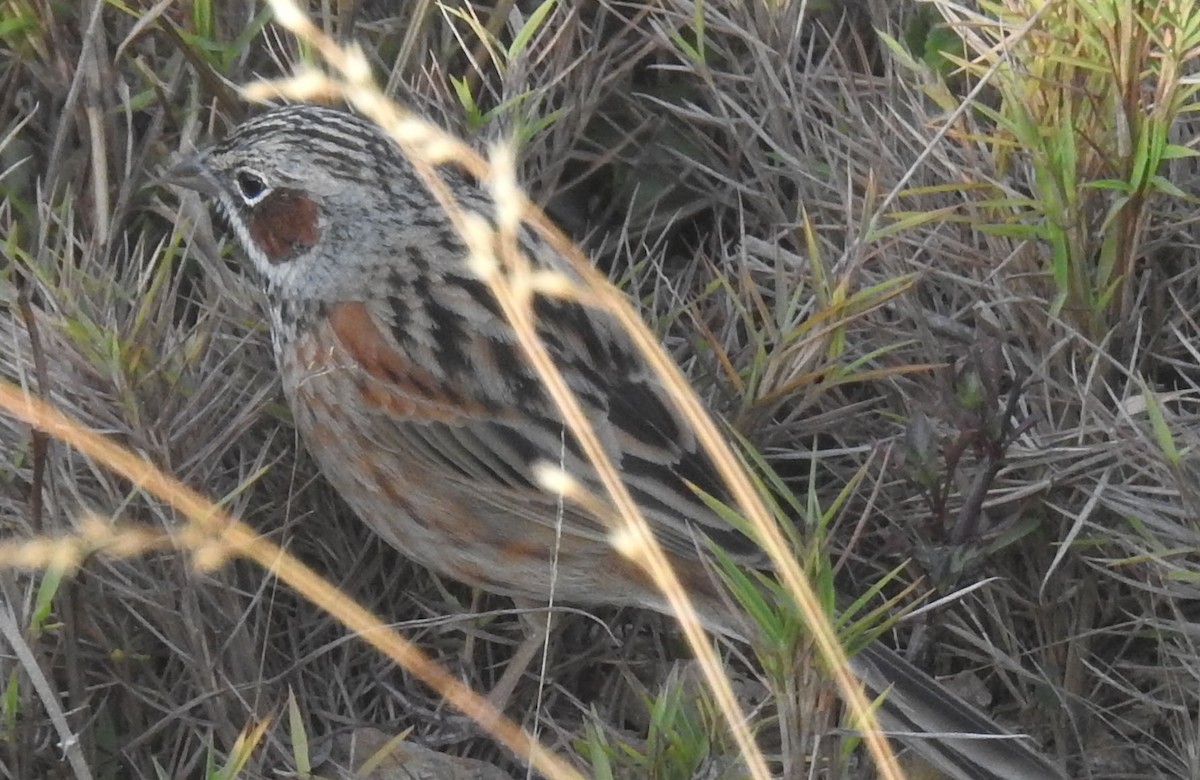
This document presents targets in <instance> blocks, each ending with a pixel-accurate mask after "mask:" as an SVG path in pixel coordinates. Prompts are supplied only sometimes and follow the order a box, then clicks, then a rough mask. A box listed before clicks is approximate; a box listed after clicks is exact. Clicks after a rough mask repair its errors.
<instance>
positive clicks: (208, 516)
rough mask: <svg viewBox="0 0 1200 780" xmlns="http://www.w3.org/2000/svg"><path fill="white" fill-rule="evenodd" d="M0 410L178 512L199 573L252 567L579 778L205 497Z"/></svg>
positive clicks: (526, 753)
mask: <svg viewBox="0 0 1200 780" xmlns="http://www.w3.org/2000/svg"><path fill="white" fill-rule="evenodd" d="M0 408H3V409H4V410H5V411H7V412H8V413H9V414H11V415H13V416H14V417H17V418H18V419H20V420H22V421H23V422H25V423H26V424H28V425H30V426H32V427H34V428H37V429H39V430H42V431H45V432H46V433H48V434H50V435H51V436H53V437H54V438H55V439H57V440H59V441H62V442H64V443H66V444H69V445H70V446H72V447H74V448H75V449H77V450H79V451H80V452H82V453H83V454H84V455H87V456H88V457H90V458H92V459H94V460H95V461H96V462H98V463H101V464H103V465H105V466H106V467H108V468H110V469H112V470H113V471H114V472H116V473H118V474H120V475H121V476H123V477H125V478H126V479H128V480H129V481H130V482H132V483H133V484H134V485H135V486H137V487H138V488H140V489H141V490H144V491H145V492H146V493H147V494H149V495H151V496H153V497H154V498H156V499H158V500H160V501H163V502H165V503H167V504H169V505H171V506H172V507H174V508H175V509H177V510H178V511H179V512H180V513H182V514H183V515H184V516H185V517H187V518H188V521H189V522H190V523H192V524H194V526H195V527H196V528H198V529H201V530H202V531H203V534H201V535H197V536H196V537H190V535H184V536H182V537H180V539H181V540H182V541H183V542H185V543H189V544H191V545H198V546H193V547H192V551H193V552H197V551H198V552H199V556H198V561H197V563H198V565H200V566H202V567H209V568H211V567H214V566H216V565H219V564H220V563H223V562H225V561H227V560H228V558H229V556H239V557H244V558H247V559H249V560H251V561H254V562H255V563H257V564H258V565H259V566H261V567H262V568H263V569H264V570H265V571H269V572H271V573H272V574H273V575H274V576H276V577H278V578H279V580H280V581H281V582H283V583H284V584H286V585H288V586H289V587H290V588H292V589H294V590H295V591H296V592H297V593H299V594H300V595H301V596H303V597H304V598H306V599H307V600H308V601H310V602H311V603H313V604H315V605H316V606H318V607H320V608H321V609H322V610H324V611H325V612H327V613H328V614H330V615H332V616H334V617H335V618H337V619H338V620H339V621H341V622H342V624H343V625H345V626H346V627H347V628H349V629H350V630H351V631H353V632H354V633H355V634H356V635H357V636H360V637H362V639H363V641H365V642H367V643H368V644H370V645H372V646H373V647H375V649H377V650H379V651H380V652H381V653H383V654H384V655H386V656H387V657H388V658H390V659H392V660H393V661H395V662H396V663H397V664H399V665H400V666H402V667H404V668H405V669H407V670H408V671H410V672H412V674H414V675H416V676H417V677H418V678H420V679H421V680H422V681H423V682H424V683H425V684H427V685H429V686H430V687H431V688H433V689H434V690H436V691H437V692H438V693H439V694H440V695H441V696H442V697H443V698H445V700H446V701H448V702H450V703H451V704H452V705H453V706H454V707H456V708H458V709H459V710H460V711H461V712H463V713H464V714H466V715H467V716H468V717H470V718H471V719H472V720H474V721H475V722H476V723H478V724H479V725H480V726H481V727H482V728H483V729H484V730H486V731H487V732H488V733H489V734H491V735H492V736H494V737H495V738H496V739H497V740H498V741H499V742H501V743H502V744H503V745H504V746H505V747H507V748H508V749H509V750H512V751H513V752H514V753H516V754H517V755H520V756H523V757H524V758H525V759H526V760H527V761H528V762H529V765H530V766H532V767H533V768H535V769H536V770H537V771H539V772H542V773H543V774H545V775H546V776H547V777H551V778H554V779H555V780H582V777H583V776H582V775H580V774H579V772H577V771H576V770H575V769H574V768H572V767H571V766H569V765H568V764H566V763H565V762H564V761H563V760H562V759H560V758H558V757H557V756H555V755H554V754H553V753H550V752H549V751H547V750H546V749H545V748H543V747H542V746H541V745H539V744H537V743H536V742H534V741H533V740H532V739H531V738H530V737H529V735H528V734H527V733H526V732H525V731H524V730H522V729H521V728H520V727H519V726H517V725H516V724H515V723H513V722H512V721H510V720H509V719H507V718H505V717H504V715H502V714H501V713H499V712H497V711H496V710H495V708H494V707H492V705H491V704H490V703H489V702H488V700H487V699H486V698H484V697H482V696H480V695H478V694H476V693H475V692H474V691H472V690H471V689H470V688H469V687H467V686H465V685H463V684H462V683H461V682H459V681H458V680H457V679H455V677H454V676H453V675H451V674H450V673H448V672H447V671H446V670H445V669H443V668H442V666H440V665H439V664H437V663H435V662H434V661H433V660H431V659H430V658H429V657H428V656H427V655H425V653H423V652H422V651H421V650H420V649H419V648H417V647H416V645H414V644H412V643H411V642H408V641H407V640H405V639H404V638H403V637H401V636H400V635H399V634H397V633H396V632H395V631H393V630H392V629H391V628H389V627H388V626H387V625H386V624H384V622H383V621H381V620H380V619H379V618H378V617H376V616H375V615H373V614H371V612H370V611H369V610H367V609H365V608H364V607H363V606H361V605H360V604H358V603H357V602H356V601H354V599H352V598H350V597H349V596H347V595H346V594H345V593H343V592H342V591H340V590H339V589H338V588H337V587H335V586H334V585H332V584H331V583H329V582H327V581H326V580H325V579H323V578H322V577H321V576H320V575H318V574H317V573H316V572H314V571H313V570H312V569H311V568H309V567H308V566H306V565H304V564H303V563H301V562H300V561H299V560H297V559H296V558H294V557H292V556H291V555H288V554H287V553H286V552H285V551H283V550H282V549H280V548H279V547H278V546H277V545H275V544H272V543H271V542H269V541H267V540H266V539H264V538H263V537H262V536H260V535H259V534H257V533H255V532H254V531H253V530H251V529H250V528H248V527H246V526H245V525H243V524H242V523H240V522H238V521H237V520H236V519H234V518H232V517H230V516H229V515H227V514H226V513H224V512H223V511H221V509H220V508H219V507H217V506H216V505H214V504H213V503H212V502H211V501H209V500H208V499H206V498H205V497H204V496H202V495H200V494H199V493H197V492H196V491H194V490H192V489H191V488H189V487H187V486H186V485H183V484H182V483H180V482H178V481H177V480H175V479H174V478H172V477H170V476H168V475H167V474H164V473H163V472H162V471H161V470H160V469H158V468H156V467H155V466H154V465H153V464H151V463H149V462H148V461H146V460H144V459H142V458H140V457H138V456H137V455H135V454H133V453H131V452H129V451H128V450H126V449H123V448H121V447H119V446H117V445H115V444H113V443H112V442H110V441H108V440H107V439H105V438H104V437H102V436H99V435H97V434H95V433H92V432H91V431H88V430H85V429H84V428H82V427H81V426H79V425H78V424H77V423H75V422H74V421H73V420H70V419H69V418H67V417H66V416H65V415H63V414H62V413H61V412H59V411H57V410H55V409H53V408H52V407H50V406H48V405H46V404H45V403H43V402H41V401H39V400H37V399H35V398H32V397H31V396H29V395H28V394H27V393H25V392H24V391H22V390H21V389H20V388H17V387H14V386H13V385H10V384H8V383H7V382H3V383H0ZM189 537H190V538H189Z"/></svg>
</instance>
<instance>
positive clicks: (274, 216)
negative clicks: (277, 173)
mask: <svg viewBox="0 0 1200 780" xmlns="http://www.w3.org/2000/svg"><path fill="white" fill-rule="evenodd" d="M248 223H249V225H248V226H249V229H250V237H251V238H252V239H254V243H256V244H257V245H258V248H259V249H261V250H262V253H263V254H264V255H266V257H267V260H269V261H270V262H271V263H273V264H276V265H278V264H279V263H286V262H287V261H289V260H291V259H292V258H294V257H296V256H297V255H299V254H300V253H301V252H303V251H305V250H306V249H310V248H311V247H312V246H313V245H314V244H316V243H317V237H318V235H319V230H318V225H317V204H315V203H313V202H312V200H310V199H309V198H308V196H307V195H305V194H304V193H303V192H298V191H297V190H276V191H275V192H272V193H271V194H270V195H268V196H267V197H265V198H263V199H262V201H261V202H260V203H258V204H257V205H256V206H255V207H254V210H253V211H251V213H250V218H249V220H248Z"/></svg>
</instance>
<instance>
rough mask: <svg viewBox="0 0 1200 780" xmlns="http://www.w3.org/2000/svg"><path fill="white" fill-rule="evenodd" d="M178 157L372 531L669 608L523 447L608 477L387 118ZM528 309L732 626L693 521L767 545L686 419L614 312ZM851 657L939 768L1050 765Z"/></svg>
mask: <svg viewBox="0 0 1200 780" xmlns="http://www.w3.org/2000/svg"><path fill="white" fill-rule="evenodd" d="M440 174H441V175H442V177H443V179H444V181H445V183H446V186H447V187H448V188H449V190H450V192H451V193H452V195H453V196H454V198H455V199H456V201H457V202H458V204H459V205H460V207H461V208H463V209H464V210H467V211H473V212H476V213H477V214H479V215H480V216H481V217H483V218H485V219H490V218H491V216H492V215H493V214H494V211H495V209H494V204H493V203H492V202H491V200H490V197H489V194H488V192H487V191H486V190H484V189H483V188H481V187H479V186H478V185H477V184H475V183H473V182H472V181H470V180H468V179H467V178H465V177H463V176H460V175H458V174H456V173H453V172H449V171H445V170H443V171H440ZM172 178H173V179H174V180H176V181H177V182H179V183H181V184H185V185H186V186H190V187H192V188H194V189H197V190H199V191H201V192H202V193H204V194H206V195H207V196H209V197H210V198H212V200H213V202H214V203H215V204H216V205H217V207H218V208H219V209H220V211H221V212H222V213H223V214H224V216H225V217H226V219H227V220H228V222H229V224H230V226H231V227H232V229H233V233H234V235H235V236H236V237H237V240H238V243H239V244H240V245H241V247H242V248H243V249H244V250H245V252H246V254H247V256H248V257H249V259H250V261H251V263H252V264H253V266H254V268H255V270H256V271H257V273H258V275H259V276H260V277H261V279H262V282H263V284H264V285H265V286H266V293H267V299H268V301H269V302H270V309H271V334H272V338H273V340H274V345H275V356H276V359H277V361H278V365H279V371H280V374H281V375H282V378H283V387H284V391H285V392H286V394H287V397H288V400H289V402H290V403H291V407H292V411H293V413H294V416H295V421H296V425H297V426H298V427H299V429H300V431H301V434H302V436H303V438H304V441H305V442H306V444H307V446H308V448H309V449H310V450H311V452H312V454H313V456H314V457H315V458H316V460H317V462H318V463H319V464H320V467H321V469H322V471H323V473H324V475H325V476H326V478H328V480H329V481H330V482H331V483H332V484H333V486H334V487H335V488H336V489H337V490H338V491H339V492H340V493H341V495H342V496H343V498H345V500H346V501H347V502H348V503H349V504H350V506H351V507H353V508H354V510H355V512H357V514H358V515H359V516H360V517H361V518H362V519H363V521H364V522H366V523H367V524H368V525H369V526H370V527H371V528H372V529H374V530H375V531H376V532H377V533H378V534H380V535H381V536H382V537H383V538H384V539H386V540H387V541H388V542H389V543H391V544H392V545H394V546H395V547H396V548H397V549H398V550H400V551H401V552H402V553H404V554H405V555H407V556H409V557H410V558H412V559H413V560H415V561H417V562H418V563H420V564H422V565H424V566H427V567H429V568H430V569H432V570H434V571H436V572H438V573H439V574H443V575H447V576H450V577H452V578H454V579H457V580H460V581H462V582H465V583H469V584H471V585H474V586H478V587H480V588H483V589H485V590H489V591H494V592H497V593H502V594H508V595H511V596H515V597H523V598H527V599H535V600H539V601H541V602H543V603H545V601H546V599H547V598H548V596H549V594H550V592H551V588H552V587H553V588H554V594H555V599H556V600H558V601H566V602H573V603H576V604H582V605H589V604H610V605H629V606H635V607H644V608H648V609H652V610H657V611H660V612H669V609H668V607H667V604H666V602H665V601H664V599H663V597H662V596H661V594H660V593H659V592H658V591H657V589H656V588H655V587H654V585H653V584H652V582H650V581H649V580H648V579H647V577H646V576H644V575H643V574H642V572H641V570H640V569H639V568H638V567H636V566H635V565H633V564H631V563H630V562H628V561H627V560H626V559H625V558H623V557H622V556H621V555H620V554H619V553H617V552H616V551H615V550H614V549H613V548H612V546H611V545H610V543H609V537H608V532H607V530H606V526H605V525H604V524H603V523H601V522H599V521H598V520H597V519H595V518H593V517H591V516H589V515H588V514H587V513H586V512H584V511H583V510H580V509H574V508H572V507H569V506H568V507H560V506H559V504H558V500H557V498H556V497H555V496H552V495H549V494H547V493H546V492H544V491H543V490H541V489H539V487H538V486H537V485H536V484H535V482H534V479H533V476H532V472H533V467H534V465H535V464H537V463H539V462H541V461H546V462H550V463H554V464H558V465H561V466H562V467H563V468H564V469H565V470H566V471H567V472H569V473H570V474H572V475H575V476H576V477H577V478H578V479H579V480H580V481H581V482H582V483H583V484H584V485H585V486H587V487H589V488H591V489H592V490H593V492H595V493H597V494H600V495H603V490H602V488H601V487H600V486H599V484H598V481H597V480H596V478H595V476H594V474H593V470H592V468H591V466H590V465H589V463H588V461H587V459H586V458H585V457H584V456H583V454H582V453H581V452H580V451H579V450H578V448H577V447H576V445H575V443H574V441H573V440H572V438H571V436H570V435H569V434H568V433H566V432H565V430H564V426H563V423H562V421H561V420H560V418H559V415H558V412H557V409H556V407H555V405H554V403H553V401H552V400H551V399H550V398H549V397H547V395H546V393H545V392H544V390H543V388H542V385H541V383H540V382H539V381H538V378H537V376H536V374H535V372H534V371H533V369H532V368H531V367H530V366H529V365H528V364H527V363H526V362H525V361H524V360H523V359H522V355H521V351H520V347H519V345H518V344H517V341H516V336H515V335H514V333H513V330H512V328H511V327H510V326H509V324H508V322H507V320H506V319H505V318H504V316H503V314H502V313H501V311H500V309H499V307H498V305H497V303H496V301H495V300H494V298H493V297H492V294H491V292H490V290H489V289H488V287H487V286H486V285H485V284H484V283H483V282H482V281H481V280H480V279H478V278H477V277H476V276H475V275H474V274H473V273H472V272H471V270H470V269H469V268H468V265H467V250H466V247H465V245H464V242H463V240H462V239H461V238H460V237H459V235H458V234H457V233H456V232H455V229H454V227H453V226H452V225H451V222H450V220H449V219H448V218H447V216H446V214H445V213H444V211H443V209H442V207H441V206H440V205H439V204H438V202H437V201H436V200H435V199H434V197H433V196H432V195H431V194H430V193H429V192H428V191H427V190H426V188H425V186H424V184H423V183H422V181H421V179H420V178H419V176H418V175H417V174H416V172H415V171H414V169H413V167H412V165H411V164H410V163H409V162H408V161H407V160H406V159H405V158H404V156H403V155H402V154H401V153H400V151H399V150H398V149H397V148H396V146H395V145H394V144H393V143H392V142H391V141H390V140H389V139H388V138H386V137H385V136H384V135H383V134H382V132H381V131H380V130H379V129H377V128H376V127H375V126H374V125H372V124H371V123H369V122H366V121H364V120H362V119H359V118H357V117H354V116H352V115H350V114H347V113H345V112H342V111H338V110H334V109H330V108H323V107H317V106H304V105H301V106H290V107H286V108H280V109H275V110H272V111H269V112H267V113H265V114H263V115H261V116H258V117H257V118H254V119H251V120H250V121H248V122H246V123H244V124H242V125H241V126H240V127H238V128H236V129H235V130H234V131H233V132H232V133H230V134H229V135H228V136H227V137H226V138H225V140H224V141H222V142H221V143H219V144H217V145H216V146H214V147H213V148H212V149H210V150H208V151H207V152H205V153H203V154H201V155H199V156H198V157H196V158H195V159H193V160H191V161H188V162H186V163H184V164H183V165H181V166H178V167H177V168H176V169H175V170H174V171H173V174H172ZM522 242H523V246H522V249H523V250H524V251H525V252H526V254H527V255H528V256H529V257H530V258H531V260H532V261H533V262H534V263H536V264H540V265H541V266H543V267H546V268H551V269H561V270H564V271H566V270H568V266H567V261H566V260H565V259H563V258H562V257H560V256H558V255H557V254H556V253H555V252H553V251H552V250H551V249H550V248H549V247H547V246H545V245H544V244H543V243H542V242H540V241H539V240H537V239H535V238H534V237H533V236H531V235H524V236H522ZM535 313H536V314H537V316H538V320H539V333H540V335H541V338H542V339H543V340H544V342H545V344H546V346H547V348H548V350H549V352H550V353H551V355H552V356H553V357H554V359H555V361H556V363H557V365H558V367H559V369H560V370H561V371H562V372H563V373H564V375H565V376H566V378H567V381H568V383H569V385H570V387H571V389H572V390H573V391H574V392H575V393H576V395H577V396H578V398H579V400H580V402H581V404H582V406H583V407H584V409H585V410H586V412H587V415H588V417H589V419H590V422H591V424H592V426H593V427H594V429H595V430H596V432H597V434H598V436H599V437H600V439H601V441H602V442H603V444H604V446H605V449H606V451H607V454H608V456H609V457H610V458H611V459H612V461H613V462H614V463H615V464H616V465H617V467H618V468H619V469H620V471H621V473H622V476H623V478H624V480H625V482H626V484H627V485H628V487H629V489H630V492H631V493H632V495H633V497H634V498H635V499H636V500H637V501H638V503H639V505H640V507H641V509H642V511H643V513H644V514H645V516H646V518H647V520H648V522H649V523H650V525H651V527H652V528H653V530H654V533H655V535H656V537H657V538H658V540H659V542H660V543H661V544H662V546H663V548H664V549H665V550H666V552H667V553H668V555H669V557H670V558H671V562H672V563H673V564H674V566H675V568H676V570H677V572H678V573H679V576H680V578H681V579H682V580H683V582H684V584H685V586H686V587H687V588H688V591H689V593H690V595H691V597H692V599H693V601H694V602H695V603H696V605H697V608H698V610H699V612H700V614H701V616H702V618H703V620H704V621H705V622H706V623H707V625H708V626H709V627H710V628H712V629H713V630H716V631H721V632H724V633H727V634H731V635H738V634H739V633H740V632H741V629H742V627H741V624H740V623H739V621H738V620H737V619H736V617H735V616H733V615H730V614H729V610H728V608H727V606H726V601H725V599H724V598H723V597H722V596H721V594H720V593H719V592H718V589H717V586H716V585H715V584H714V583H713V582H712V577H711V574H710V572H709V565H708V564H707V562H706V561H704V560H703V556H704V555H705V553H704V549H705V547H704V545H703V544H700V543H698V541H697V540H698V537H701V536H703V537H707V538H709V539H711V540H712V541H714V542H715V543H716V544H717V545H719V546H720V547H721V548H722V549H723V550H725V551H726V552H728V553H729V554H730V555H731V556H732V557H733V558H734V559H735V560H736V561H738V562H740V563H742V564H745V565H746V566H748V567H762V566H764V565H765V563H764V560H763V558H762V556H761V553H760V551H759V550H758V549H757V548H756V546H755V545H754V544H753V543H752V541H751V540H750V539H748V538H747V537H746V536H744V535H743V534H742V533H740V532H739V531H738V530H736V529H734V528H733V527H731V526H730V525H729V524H727V523H726V522H725V520H723V519H722V518H721V517H720V516H718V515H717V514H716V513H714V512H713V511H712V510H711V509H710V508H709V507H708V506H706V505H705V504H704V503H703V502H702V501H701V500H700V499H699V498H697V495H696V493H695V492H694V490H693V489H692V487H690V486H689V483H690V484H691V485H697V486H699V487H700V488H702V489H703V490H705V491H707V492H709V493H710V494H714V495H720V494H721V488H720V485H721V482H720V480H719V479H718V477H717V475H716V472H715V470H714V467H713V465H712V464H711V463H710V461H709V460H708V458H707V456H706V455H705V454H704V453H703V452H702V450H701V449H700V447H699V446H698V444H697V442H696V439H695V437H694V436H693V433H692V431H691V430H690V429H689V427H688V425H687V424H686V423H685V422H684V420H683V419H682V418H681V417H680V415H679V413H678V412H677V411H676V410H675V408H674V406H673V404H672V403H671V402H670V401H669V400H668V399H667V397H666V395H665V393H664V390H663V388H662V386H661V385H660V384H659V382H658V380H657V379H656V377H655V375H654V374H653V373H652V372H651V371H650V370H649V368H648V367H647V366H646V364H645V363H644V362H643V360H642V358H641V357H640V355H639V353H638V351H637V350H636V348H635V347H634V346H633V344H632V343H631V341H630V340H629V338H628V337H627V336H626V335H625V333H624V332H623V331H622V330H621V329H620V328H619V327H617V325H616V324H615V323H614V322H613V321H612V320H611V319H610V318H609V317H608V316H607V315H606V314H604V313H602V312H600V311H597V310H594V309H591V308H588V307H585V306H583V305H580V304H578V303H575V302H570V301H564V300H559V299H549V298H541V299H538V300H537V302H536V304H535ZM560 522H561V528H556V524H558V523H560ZM554 562H556V564H557V571H556V572H554V571H552V568H553V565H552V564H553V563H554ZM852 666H853V669H854V671H855V672H856V673H857V674H858V676H859V678H860V679H861V680H862V681H863V683H864V684H865V685H866V687H867V688H868V689H869V691H870V692H871V693H872V694H874V695H880V694H883V693H885V692H886V696H885V699H884V702H883V705H882V707H881V709H880V711H879V713H878V714H879V715H880V719H881V722H882V723H883V725H884V727H885V728H887V729H888V730H890V731H893V732H896V733H897V734H898V738H899V739H901V740H902V741H903V742H905V743H906V744H908V745H910V746H911V747H912V748H913V749H915V750H916V751H918V752H919V753H920V754H921V755H922V756H923V757H925V758H926V759H927V760H928V761H930V762H931V763H933V764H934V765H935V766H937V767H938V768H939V769H941V770H942V771H944V772H946V773H947V774H948V775H949V776H951V777H955V778H960V779H961V780H988V779H989V778H991V779H994V780H1000V779H1004V780H1015V779H1016V778H1023V779H1026V780H1036V779H1037V778H1060V777H1062V773H1061V772H1060V770H1058V769H1057V768H1056V767H1055V766H1054V765H1053V764H1052V763H1051V762H1050V761H1048V760H1047V759H1046V758H1044V757H1043V756H1041V755H1040V754H1038V753H1037V752H1036V751H1034V750H1033V749H1031V748H1030V747H1029V740H1027V739H1022V738H1015V737H1011V736H1009V735H1008V734H1007V732H1005V731H1004V730H1002V729H1001V728H1000V727H999V726H997V725H996V724H994V723H993V722H992V721H990V720H989V719H988V718H986V717H985V716H983V715H982V714H980V713H979V712H978V711H976V710H975V709H973V708H971V707H970V706H969V705H967V704H966V703H964V702H963V701H962V700H961V699H959V698H957V697H956V696H954V695H953V694H951V693H950V692H949V691H947V690H946V689H945V688H943V687H942V686H941V685H939V684H938V683H937V682H935V681H934V680H933V679H932V678H930V677H929V676H928V675H926V674H924V673H922V672H920V671H919V670H917V669H916V668H915V667H913V666H912V665H911V664H909V663H907V662H906V661H904V660H903V659H901V658H900V657H899V656H898V655H897V654H896V653H894V652H893V651H891V650H889V649H888V648H886V647H884V646H882V645H881V644H878V643H876V644H873V645H871V646H869V647H868V648H866V649H865V650H863V651H861V652H860V653H858V654H857V655H856V656H855V657H854V658H853V659H852ZM1006 737H1008V738H1006Z"/></svg>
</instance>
